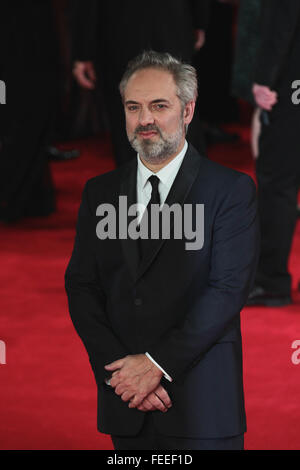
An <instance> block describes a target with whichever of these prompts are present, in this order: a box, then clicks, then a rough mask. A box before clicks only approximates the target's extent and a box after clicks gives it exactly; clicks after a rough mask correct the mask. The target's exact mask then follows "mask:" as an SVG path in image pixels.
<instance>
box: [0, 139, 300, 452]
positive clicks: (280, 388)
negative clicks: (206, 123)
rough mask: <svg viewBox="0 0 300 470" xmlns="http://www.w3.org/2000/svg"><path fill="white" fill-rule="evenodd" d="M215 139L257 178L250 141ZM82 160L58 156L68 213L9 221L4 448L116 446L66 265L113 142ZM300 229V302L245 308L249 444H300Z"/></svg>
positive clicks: (221, 153) (299, 252) (95, 144)
mask: <svg viewBox="0 0 300 470" xmlns="http://www.w3.org/2000/svg"><path fill="white" fill-rule="evenodd" d="M242 136H243V141H242V142H240V143H238V144H234V145H227V146H226V147H225V146H215V147H214V148H212V149H211V150H210V157H211V158H212V159H214V160H216V161H219V162H221V163H223V164H225V165H228V166H231V167H234V168H237V169H239V170H241V171H244V172H247V173H249V174H251V175H253V165H252V161H251V157H250V151H249V148H248V142H247V138H248V136H247V132H242ZM76 145H77V146H79V147H80V149H81V150H82V156H81V157H80V158H79V159H78V160H74V161H70V162H64V163H54V164H53V167H52V168H53V175H54V180H55V185H56V188H57V196H58V211H57V213H56V214H54V215H53V216H51V217H49V218H44V219H28V220H26V221H23V222H20V223H18V224H16V225H14V226H6V225H0V229H1V233H0V250H1V270H0V309H1V316H0V340H2V341H5V343H6V349H7V351H6V352H7V359H6V362H7V363H6V364H5V365H1V364H0V449H111V448H112V445H111V441H110V438H109V436H104V435H101V434H99V433H98V432H97V430H96V386H95V382H94V378H93V375H92V372H91V370H90V366H89V362H88V358H87V354H86V353H85V351H84V349H83V346H82V343H81V341H80V340H79V338H78V337H77V335H76V333H75V330H74V328H73V325H72V323H71V320H70V318H69V315H68V311H67V301H66V295H65V292H64V280H63V276H64V271H65V268H66V265H67V262H68V259H69V256H70V254H71V249H72V244H73V237H74V227H75V220H76V215H77V210H78V204H79V201H80V195H81V191H82V188H83V185H84V183H85V181H86V180H87V179H88V178H90V177H92V176H94V175H97V174H99V173H103V172H106V171H108V170H110V169H112V168H113V163H112V159H111V149H110V146H109V144H108V142H107V140H106V139H102V140H99V139H98V140H96V139H94V140H93V139H92V140H89V141H88V142H79V143H76ZM299 261H300V230H299V225H298V228H297V233H296V236H295V240H294V246H293V252H292V256H291V260H290V265H291V271H292V273H293V279H294V291H293V298H294V301H295V303H294V304H293V305H292V306H289V307H286V308H281V309H271V308H253V307H252V308H245V309H244V311H243V313H242V323H243V342H244V372H245V394H246V410H247V417H248V432H247V434H246V448H247V449H300V438H299V434H300V433H299V431H300V407H299V390H300V364H299V365H298V366H297V365H294V364H292V362H291V355H292V352H293V350H292V349H291V344H292V342H293V341H294V340H296V339H300V294H299V293H298V292H297V291H296V284H297V282H298V280H299V279H300V268H299V265H300V263H299Z"/></svg>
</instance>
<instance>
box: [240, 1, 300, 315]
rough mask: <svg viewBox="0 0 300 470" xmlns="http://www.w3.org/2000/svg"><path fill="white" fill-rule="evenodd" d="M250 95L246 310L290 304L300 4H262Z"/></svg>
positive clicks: (299, 164)
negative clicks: (252, 192) (254, 238)
mask: <svg viewBox="0 0 300 470" xmlns="http://www.w3.org/2000/svg"><path fill="white" fill-rule="evenodd" d="M261 7H262V10H261V24H260V34H261V43H260V46H259V49H258V52H257V62H256V68H255V73H254V80H253V81H254V84H253V95H254V99H255V102H256V105H257V106H258V107H259V108H260V109H261V114H260V121H261V134H260V137H259V155H258V158H257V161H256V174H257V182H258V203H259V216H260V225H261V236H262V243H261V254H260V261H259V266H258V271H257V275H256V284H255V286H254V288H253V291H252V292H251V293H250V296H249V299H248V305H267V306H281V305H287V304H290V303H291V302H292V299H291V275H290V273H289V271H288V259H289V254H290V250H291V245H292V240H293V234H294V229H295V224H296V219H297V193H298V183H299V176H300V175H299V173H300V158H299V142H298V136H299V122H300V108H299V105H297V104H295V103H293V101H292V93H293V92H294V90H293V89H292V83H293V82H294V80H296V79H299V77H300V61H299V55H300V2H299V0H286V1H285V2H282V1H281V0H263V2H262V3H261Z"/></svg>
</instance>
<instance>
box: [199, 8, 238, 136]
mask: <svg viewBox="0 0 300 470" xmlns="http://www.w3.org/2000/svg"><path fill="white" fill-rule="evenodd" d="M236 3H237V2H236V0H211V12H210V21H209V24H208V28H207V31H206V41H205V44H204V46H203V48H201V49H200V51H198V52H197V54H196V56H195V58H194V66H195V67H196V69H197V71H198V75H199V81H200V83H199V98H198V106H197V107H198V110H199V115H200V119H201V121H202V123H203V129H204V133H205V137H206V141H207V143H208V144H210V143H212V144H213V143H218V142H232V141H235V140H237V139H238V136H237V135H235V134H230V133H228V132H226V131H225V130H224V129H222V125H223V124H224V123H228V122H233V121H235V122H236V121H238V119H239V110H238V104H237V100H236V98H235V97H233V96H232V94H231V77H232V64H233V51H234V36H233V30H234V24H235V16H236Z"/></svg>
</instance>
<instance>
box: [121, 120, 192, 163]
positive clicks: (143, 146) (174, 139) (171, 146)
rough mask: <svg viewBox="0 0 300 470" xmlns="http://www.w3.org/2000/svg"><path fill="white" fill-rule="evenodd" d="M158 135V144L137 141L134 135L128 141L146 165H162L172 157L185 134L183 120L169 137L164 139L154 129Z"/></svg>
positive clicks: (146, 140) (148, 140)
mask: <svg viewBox="0 0 300 470" xmlns="http://www.w3.org/2000/svg"><path fill="white" fill-rule="evenodd" d="M155 130H156V131H157V132H158V133H159V136H160V140H159V141H158V142H151V140H150V139H145V140H143V141H139V140H138V139H137V136H136V134H135V135H134V137H133V139H131V140H129V142H130V144H131V146H132V147H133V149H134V150H135V151H136V152H137V153H138V154H139V155H140V157H141V158H142V159H143V160H145V161H146V162H147V163H153V164H155V163H163V162H164V161H165V160H168V158H169V157H170V156H171V155H173V154H174V153H175V152H176V150H177V149H178V147H179V145H180V142H181V141H182V137H183V135H184V134H185V132H184V126H183V119H182V118H181V120H180V125H179V127H178V129H177V131H176V132H175V133H174V134H172V135H171V136H169V137H164V136H163V134H162V132H161V131H160V129H158V128H157V127H155Z"/></svg>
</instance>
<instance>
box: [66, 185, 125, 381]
mask: <svg viewBox="0 0 300 470" xmlns="http://www.w3.org/2000/svg"><path fill="white" fill-rule="evenodd" d="M95 239H96V217H94V216H92V214H91V211H90V209H89V204H88V183H87V185H86V186H85V189H84V191H83V196H82V202H81V206H80V209H79V215H78V221H77V229H76V237H75V244H74V249H73V253H72V256H71V259H70V262H69V264H68V267H67V270H66V273H65V287H66V291H67V296H68V302H69V311H70V316H71V319H72V322H73V324H74V327H75V329H76V331H77V333H78V335H79V336H80V338H81V340H82V341H83V343H84V346H85V348H86V350H87V353H88V355H89V359H90V363H91V366H92V369H93V371H94V374H95V378H96V382H97V383H98V384H100V383H102V382H103V380H104V379H105V378H106V377H108V376H110V375H111V373H110V372H107V371H105V369H104V365H105V364H108V363H110V362H112V361H114V360H117V359H120V358H121V357H124V356H126V355H127V352H126V350H125V347H124V346H123V344H122V343H121V341H120V340H119V339H118V338H117V336H116V335H115V334H114V332H113V330H112V328H111V325H110V322H109V320H108V319H107V316H106V314H105V305H106V296H105V293H104V292H103V289H101V285H100V280H99V275H98V273H97V265H96V257H95V249H94V247H95Z"/></svg>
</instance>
